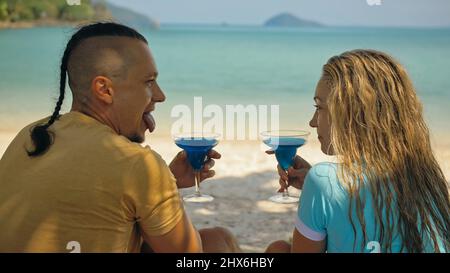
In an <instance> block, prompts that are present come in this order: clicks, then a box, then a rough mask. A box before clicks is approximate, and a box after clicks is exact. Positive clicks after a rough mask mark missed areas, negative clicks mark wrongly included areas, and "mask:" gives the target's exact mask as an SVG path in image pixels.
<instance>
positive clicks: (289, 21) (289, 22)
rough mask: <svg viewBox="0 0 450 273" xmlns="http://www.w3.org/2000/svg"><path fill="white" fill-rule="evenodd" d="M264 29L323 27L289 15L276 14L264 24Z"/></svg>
mask: <svg viewBox="0 0 450 273" xmlns="http://www.w3.org/2000/svg"><path fill="white" fill-rule="evenodd" d="M264 26H266V27H323V25H322V24H320V23H318V22H314V21H308V20H303V19H300V18H298V17H296V16H295V15H292V14H290V13H281V14H278V15H276V16H274V17H272V18H270V19H269V20H267V21H266V22H265V23H264Z"/></svg>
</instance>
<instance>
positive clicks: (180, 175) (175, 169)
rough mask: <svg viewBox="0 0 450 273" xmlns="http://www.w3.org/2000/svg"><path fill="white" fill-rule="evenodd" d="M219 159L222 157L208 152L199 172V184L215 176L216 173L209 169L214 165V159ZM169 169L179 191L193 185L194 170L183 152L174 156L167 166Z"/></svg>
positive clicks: (212, 151) (213, 151)
mask: <svg viewBox="0 0 450 273" xmlns="http://www.w3.org/2000/svg"><path fill="white" fill-rule="evenodd" d="M221 157H222V155H221V154H219V153H218V152H216V151H215V150H211V151H209V153H208V155H207V160H206V161H205V165H204V166H203V169H202V170H201V172H200V181H199V182H201V181H203V180H205V179H207V178H211V177H213V176H214V175H216V172H215V171H213V170H211V169H212V167H214V164H215V161H214V159H220V158H221ZM169 168H170V170H171V171H172V174H173V175H174V176H175V179H176V180H177V186H178V188H179V189H184V188H190V187H192V186H194V185H195V175H194V169H193V168H192V166H191V164H190V163H189V161H188V159H187V154H186V152H185V151H181V152H179V153H178V154H177V155H176V156H175V158H174V159H173V160H172V162H171V163H170V164H169Z"/></svg>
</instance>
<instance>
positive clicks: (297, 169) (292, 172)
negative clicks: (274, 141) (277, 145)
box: [266, 150, 311, 192]
mask: <svg viewBox="0 0 450 273" xmlns="http://www.w3.org/2000/svg"><path fill="white" fill-rule="evenodd" d="M266 153H267V154H269V155H273V154H275V152H274V151H271V150H269V151H266ZM277 169H278V175H279V176H280V189H279V190H278V192H284V190H285V189H287V188H288V187H289V186H293V187H294V188H297V189H299V190H301V189H302V188H303V183H304V182H305V177H306V174H307V173H308V171H309V169H311V164H309V163H308V162H307V161H306V160H304V159H303V158H301V157H300V156H298V155H296V156H295V158H294V163H293V166H292V167H289V169H288V170H287V171H285V170H283V169H282V168H281V166H280V165H279V164H278V166H277Z"/></svg>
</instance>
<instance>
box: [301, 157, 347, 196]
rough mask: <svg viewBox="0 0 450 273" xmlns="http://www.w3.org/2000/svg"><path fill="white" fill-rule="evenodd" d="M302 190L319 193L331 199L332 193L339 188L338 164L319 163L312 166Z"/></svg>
mask: <svg viewBox="0 0 450 273" xmlns="http://www.w3.org/2000/svg"><path fill="white" fill-rule="evenodd" d="M304 188H306V189H310V190H313V191H320V192H321V193H322V194H325V195H329V196H330V197H331V196H332V195H333V191H335V190H337V189H339V188H340V183H339V180H338V164H336V163H333V162H321V163H318V164H315V165H314V166H312V167H311V169H310V170H309V172H308V174H307V176H306V179H305V185H304Z"/></svg>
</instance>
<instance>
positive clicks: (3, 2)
mask: <svg viewBox="0 0 450 273" xmlns="http://www.w3.org/2000/svg"><path fill="white" fill-rule="evenodd" d="M81 3H82V4H81V5H79V6H69V5H68V4H67V2H66V0H0V21H12V22H18V21H30V20H39V19H54V20H65V21H82V20H90V19H93V18H94V17H95V16H96V13H97V11H102V12H104V9H105V8H102V7H101V6H98V5H97V6H95V8H94V5H93V4H92V3H91V1H88V0H82V1H81Z"/></svg>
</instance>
